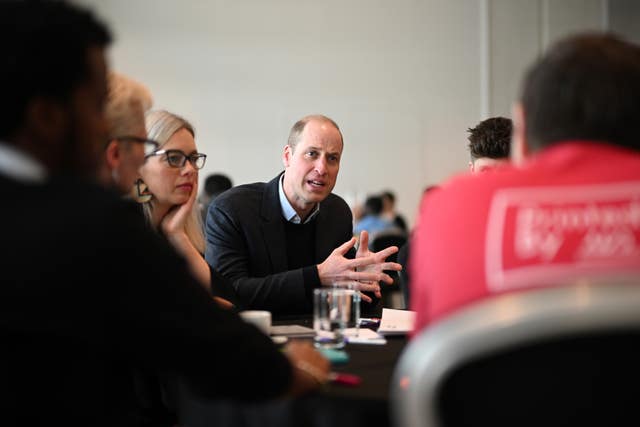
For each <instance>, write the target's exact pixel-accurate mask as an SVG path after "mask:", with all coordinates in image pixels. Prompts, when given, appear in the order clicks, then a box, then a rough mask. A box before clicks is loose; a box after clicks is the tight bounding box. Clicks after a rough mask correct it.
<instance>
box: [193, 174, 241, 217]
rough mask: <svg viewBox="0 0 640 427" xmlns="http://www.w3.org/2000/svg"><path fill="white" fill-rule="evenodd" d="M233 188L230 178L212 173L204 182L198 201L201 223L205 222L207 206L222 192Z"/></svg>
mask: <svg viewBox="0 0 640 427" xmlns="http://www.w3.org/2000/svg"><path fill="white" fill-rule="evenodd" d="M231 187H233V182H231V178H229V177H228V176H227V175H224V174H221V173H212V174H210V175H208V176H207V178H206V179H205V180H204V188H203V189H202V190H203V191H202V194H200V197H199V199H198V205H199V208H200V213H201V215H202V223H203V224H204V223H205V222H206V221H207V209H208V208H209V204H211V202H212V201H213V199H215V198H216V197H218V195H220V193H222V192H223V191H227V190H228V189H230V188H231Z"/></svg>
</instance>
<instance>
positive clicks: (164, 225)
mask: <svg viewBox="0 0 640 427" xmlns="http://www.w3.org/2000/svg"><path fill="white" fill-rule="evenodd" d="M145 122H146V127H147V133H148V137H149V139H151V140H153V141H156V142H157V143H158V144H159V147H158V149H157V150H156V151H155V152H153V153H151V154H148V155H147V156H146V157H145V162H144V164H143V165H142V168H141V169H140V176H141V177H142V178H141V180H140V181H139V182H138V184H137V185H138V193H139V195H140V196H141V199H140V201H142V203H143V210H144V215H145V217H146V218H147V221H148V222H149V223H150V224H151V226H152V227H153V228H154V229H156V230H158V231H159V232H160V233H162V234H163V235H164V236H165V237H166V238H167V239H168V240H169V242H170V243H171V244H172V245H173V246H174V247H175V249H176V250H177V251H178V252H179V253H180V254H182V255H183V257H184V258H185V259H186V260H187V262H188V264H189V268H190V269H191V272H192V274H193V275H194V276H195V277H196V278H197V279H199V280H200V282H201V283H202V285H203V286H204V287H205V288H206V289H207V290H208V291H209V292H212V288H217V287H224V288H225V290H224V291H223V294H225V293H226V292H227V290H226V288H228V287H227V286H224V285H223V284H222V283H220V284H219V283H218V282H219V281H222V279H221V277H220V276H219V275H218V274H215V273H213V274H214V275H215V279H216V284H215V285H213V286H212V280H211V279H212V270H211V269H210V268H209V265H208V264H207V262H206V261H205V259H204V258H203V256H202V254H203V253H204V245H205V242H204V235H203V232H202V223H201V218H200V211H199V209H198V204H197V203H196V197H197V194H198V170H200V169H202V167H203V166H204V164H205V161H206V158H207V156H206V154H203V153H199V152H198V150H197V148H196V142H195V131H194V128H193V126H192V125H191V124H190V123H189V122H188V121H186V120H185V119H184V118H182V117H180V116H178V115H175V114H172V113H170V112H168V111H164V110H157V111H149V112H147V113H146V115H145ZM215 293H218V292H215ZM225 295H226V294H225ZM225 305H228V304H225Z"/></svg>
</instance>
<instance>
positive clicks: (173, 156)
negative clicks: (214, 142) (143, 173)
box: [145, 150, 207, 169]
mask: <svg viewBox="0 0 640 427" xmlns="http://www.w3.org/2000/svg"><path fill="white" fill-rule="evenodd" d="M162 154H164V155H165V160H166V161H167V163H169V166H171V167H174V168H182V167H184V165H185V164H186V163H187V160H189V163H191V166H193V167H194V168H195V169H202V168H203V167H204V163H205V161H206V160H207V155H206V154H203V153H192V154H189V155H186V154H185V153H183V152H182V151H180V150H158V151H155V152H153V153H151V154H147V155H146V156H145V157H151V156H160V155H162Z"/></svg>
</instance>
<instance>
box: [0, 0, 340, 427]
mask: <svg viewBox="0 0 640 427" xmlns="http://www.w3.org/2000/svg"><path fill="white" fill-rule="evenodd" d="M109 42H110V34H109V32H108V30H107V29H106V28H105V27H104V26H103V25H102V24H101V23H99V22H98V21H96V19H95V18H94V17H93V15H92V14H90V13H89V12H87V11H85V10H84V9H80V8H77V7H74V6H70V5H67V4H65V3H62V2H2V3H0V48H1V50H2V52H3V54H2V56H0V89H1V90H2V93H3V95H2V97H1V98H0V189H1V192H2V195H3V202H4V208H3V209H2V211H1V213H0V220H1V221H2V223H3V224H8V225H10V226H9V227H7V229H6V230H5V232H4V233H3V238H2V254H1V255H2V256H0V268H2V271H3V278H2V286H0V338H1V340H2V343H3V351H2V352H0V378H2V381H0V394H1V395H2V396H3V398H2V400H0V409H1V412H2V420H3V423H5V424H6V425H30V426H39V425H67V426H75V425H78V426H79V425H82V426H94V425H96V426H97V425H99V426H107V425H108V426H125V425H126V426H136V425H144V424H146V423H147V422H148V420H146V419H145V418H144V414H143V413H142V412H141V411H140V408H139V407H138V406H137V404H138V402H137V400H136V397H135V396H134V394H135V392H136V390H135V387H134V385H133V376H132V371H133V370H135V369H136V368H138V367H144V368H148V369H154V370H158V371H163V372H172V373H175V374H178V375H181V376H182V377H184V378H185V380H186V381H187V382H189V383H190V384H191V386H193V387H195V388H196V389H197V390H198V391H199V392H200V393H202V394H203V395H206V396H209V397H211V398H216V397H219V398H225V399H261V398H271V397H276V396H280V395H283V394H285V393H301V392H304V391H306V390H310V389H313V388H315V387H317V386H318V385H319V384H320V383H322V382H324V381H325V380H326V375H327V371H328V363H327V361H326V360H325V359H324V358H322V357H321V356H320V355H319V354H318V353H317V352H315V350H313V348H311V347H310V346H307V345H302V344H299V343H297V344H295V345H294V346H293V347H292V348H290V349H289V351H288V352H286V354H285V353H282V352H280V351H278V350H277V349H276V348H275V347H274V345H273V343H272V342H271V340H270V338H269V337H267V336H265V335H263V334H261V333H260V332H259V331H258V329H257V328H255V327H253V326H251V325H249V324H246V323H244V322H242V321H241V320H240V319H239V318H238V317H237V316H236V315H234V314H232V313H229V312H227V311H224V310H222V309H220V308H219V307H218V306H217V305H216V304H215V303H214V302H213V300H212V299H211V298H210V297H209V295H208V294H207V293H206V292H205V291H204V290H203V288H202V287H201V286H200V285H199V284H198V283H197V281H196V280H195V279H194V278H192V276H191V275H190V274H189V271H188V269H187V266H186V265H185V264H184V261H182V260H181V259H180V258H179V257H178V256H177V255H176V253H175V252H174V251H173V250H172V249H171V247H170V246H169V245H167V244H166V243H164V242H162V241H161V240H160V239H158V238H157V236H156V235H154V234H153V233H152V232H151V231H150V230H149V228H148V226H147V225H146V224H145V223H144V221H143V220H142V218H141V216H140V215H139V214H138V213H136V212H135V211H134V210H132V209H130V207H129V206H126V203H124V202H123V201H122V200H121V199H120V198H119V197H117V196H115V195H113V194H112V193H110V192H106V191H104V190H103V189H102V188H101V187H98V186H97V185H95V184H94V181H95V174H96V171H97V169H98V164H99V162H100V159H101V156H102V154H103V149H104V144H105V140H106V138H107V137H108V126H107V122H106V120H105V117H104V111H103V108H104V104H105V100H106V97H107V66H106V62H105V49H106V47H107V46H108V45H109ZM35 255H37V256H35Z"/></svg>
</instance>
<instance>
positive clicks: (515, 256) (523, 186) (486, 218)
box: [410, 142, 640, 330]
mask: <svg viewBox="0 0 640 427" xmlns="http://www.w3.org/2000/svg"><path fill="white" fill-rule="evenodd" d="M410 269H411V273H410V277H411V287H412V289H411V306H412V307H411V308H412V309H413V310H415V311H417V312H418V315H417V319H416V330H419V329H421V328H423V327H424V326H425V325H426V324H428V323H430V322H432V321H434V320H435V319H438V318H440V317H442V316H444V315H446V314H448V313H450V312H452V311H454V310H456V309H457V308H459V307H461V306H464V305H466V304H469V303H471V302H474V301H476V300H479V299H481V298H484V297H486V296H489V295H493V294H497V293H503V292H512V291H516V290H519V289H523V288H529V287H539V286H552V285H554V284H558V283H561V282H567V281H570V280H574V279H578V278H580V277H594V276H596V277H597V276H599V275H606V276H611V275H612V274H621V275H628V274H629V273H635V274H640V152H636V151H632V150H628V149H624V148H618V147H615V146H612V145H608V144H602V143H594V142H566V143H562V144H558V145H554V146H552V147H549V148H547V149H544V150H543V151H542V152H540V153H539V154H537V155H536V156H534V157H532V158H531V159H530V160H529V161H528V162H527V163H526V164H525V165H524V166H521V167H515V166H506V167H504V168H500V169H499V170H495V171H492V172H488V173H484V174H480V175H464V176H460V177H457V178H454V179H452V180H451V181H449V182H448V183H446V184H444V185H442V186H441V187H439V188H438V189H435V190H433V191H431V192H429V193H428V194H427V195H426V196H425V198H424V200H423V201H422V205H421V207H420V215H419V218H418V223H417V226H416V229H415V231H414V235H413V239H412V243H411V253H410Z"/></svg>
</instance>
